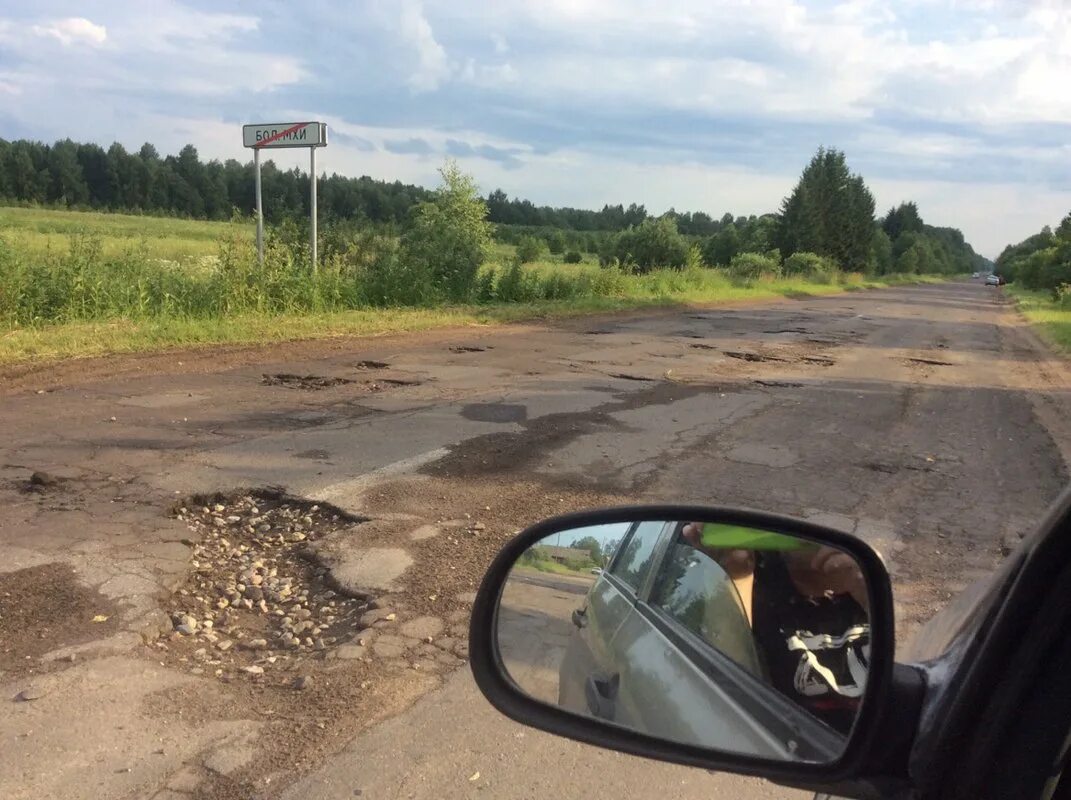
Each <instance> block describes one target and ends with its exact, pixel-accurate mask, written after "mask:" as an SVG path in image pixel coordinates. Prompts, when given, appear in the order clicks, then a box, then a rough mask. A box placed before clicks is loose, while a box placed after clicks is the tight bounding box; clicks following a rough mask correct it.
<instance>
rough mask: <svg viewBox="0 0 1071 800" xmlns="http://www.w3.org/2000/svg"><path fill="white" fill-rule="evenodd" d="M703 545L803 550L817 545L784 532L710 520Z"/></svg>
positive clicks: (735, 548)
mask: <svg viewBox="0 0 1071 800" xmlns="http://www.w3.org/2000/svg"><path fill="white" fill-rule="evenodd" d="M700 541H701V542H702V544H703V547H711V548H718V549H726V550H778V551H785V550H803V549H805V548H808V547H815V545H813V544H812V543H811V542H808V541H805V540H803V539H797V538H796V537H795V536H786V535H785V534H783V533H773V532H772V531H762V530H756V529H755V528H742V527H740V526H738V525H721V524H719V523H716V522H708V523H706V524H705V525H704V526H703V533H702V535H701V536H700Z"/></svg>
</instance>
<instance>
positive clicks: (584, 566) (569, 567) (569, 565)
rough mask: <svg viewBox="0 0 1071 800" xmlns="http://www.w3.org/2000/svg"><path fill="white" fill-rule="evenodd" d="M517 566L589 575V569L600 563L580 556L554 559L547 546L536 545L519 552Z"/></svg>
mask: <svg viewBox="0 0 1071 800" xmlns="http://www.w3.org/2000/svg"><path fill="white" fill-rule="evenodd" d="M517 566H518V567H519V568H522V569H532V570H536V571H538V572H550V573H552V574H555V575H586V576H588V577H590V576H591V570H592V569H593V568H594V567H597V566H598V567H601V566H602V565H601V564H596V563H595V562H594V561H593V560H592V559H591V558H585V557H582V556H578V557H577V558H571V559H564V560H555V558H554V556H553V555H552V554H551V551H550V550H549V549H548V548H546V547H542V546H539V545H537V546H535V547H529V548H528V549H527V550H525V551H524V553H522V554H521V557H520V558H519V559H517Z"/></svg>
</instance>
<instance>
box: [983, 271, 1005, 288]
mask: <svg viewBox="0 0 1071 800" xmlns="http://www.w3.org/2000/svg"><path fill="white" fill-rule="evenodd" d="M1002 283H1004V281H1003V279H1002V278H1001V277H1000V276H999V275H994V274H993V273H990V274H989V275H986V276H985V285H986V286H1000V285H1001V284H1002Z"/></svg>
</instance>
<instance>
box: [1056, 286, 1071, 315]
mask: <svg viewBox="0 0 1071 800" xmlns="http://www.w3.org/2000/svg"><path fill="white" fill-rule="evenodd" d="M1052 294H1053V300H1055V301H1056V305H1058V306H1060V308H1064V309H1067V310H1069V311H1071V283H1061V284H1060V285H1059V286H1057V287H1056V288H1055V289H1053V290H1052Z"/></svg>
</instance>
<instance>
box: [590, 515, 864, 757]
mask: <svg viewBox="0 0 1071 800" xmlns="http://www.w3.org/2000/svg"><path fill="white" fill-rule="evenodd" d="M679 527H680V526H679V525H676V524H674V525H670V526H668V527H667V530H666V531H664V532H663V533H664V535H663V537H662V541H661V543H660V547H659V548H658V550H657V552H656V560H655V562H654V564H653V568H652V569H649V572H648V576H647V580H646V581H645V583H644V585H643V586H641V588H640V590H639V592H638V594H637V597H636V599H635V602H634V604H633V605H632V607H631V608H630V610H629V614H628V616H627V617H626V619H625V621H624V623H623V624H621V625H620V626H619V627H618V629H617V631H616V632H615V634H614V638H613V641H612V643H611V645H612V650H613V652H614V655H615V662H616V663H617V664H618V665H619V666H620V672H619V674H618V677H617V683H618V685H617V687H616V690H617V694H616V707H615V709H614V710H615V717H614V719H615V721H617V722H620V723H621V724H623V725H626V726H628V727H630V728H634V729H636V730H640V731H644V732H647V733H651V734H653V735H656V736H660V737H664V738H668V739H672V740H675V741H680V742H688V743H692V744H696V745H700V746H703V747H713V748H719V749H724V750H727V751H731V752H742V753H747V754H749V755H754V756H760V757H767V758H776V759H786V758H788V759H799V758H804V759H814V760H818V761H823V760H825V761H828V760H830V759H832V758H836V757H837V756H838V755H839V754H840V751H841V749H842V748H843V738H842V737H841V736H840V735H839V734H836V733H835V732H833V731H831V730H830V729H828V728H826V726H824V725H822V724H820V723H818V722H817V721H815V720H813V719H812V718H811V717H810V716H809V715H808V714H806V713H805V712H803V711H802V710H801V709H799V708H798V707H797V706H795V705H794V704H792V703H791V702H790V701H788V700H786V699H785V698H784V697H783V696H782V695H781V694H780V693H778V692H777V691H776V690H775V689H773V687H772V686H769V685H768V684H767V682H766V678H765V676H764V674H763V668H762V664H761V659H760V658H759V654H758V652H757V649H756V646H755V642H754V638H753V637H752V634H751V626H750V624H749V623H748V620H747V615H746V614H745V612H744V607H743V604H742V603H741V601H740V597H739V594H738V592H737V591H736V587H735V586H734V584H733V583H732V580H731V579H730V578H729V576H728V575H727V574H726V573H725V571H724V570H723V569H722V568H721V567H720V566H719V565H718V564H717V563H716V562H715V561H714V560H713V559H711V558H710V557H709V556H707V555H706V554H704V553H701V552H700V551H698V550H695V549H694V548H692V547H691V546H690V545H688V544H686V543H684V542H683V541H682V540H681V539H680V536H679Z"/></svg>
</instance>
